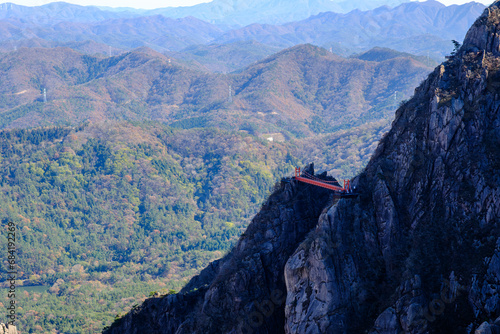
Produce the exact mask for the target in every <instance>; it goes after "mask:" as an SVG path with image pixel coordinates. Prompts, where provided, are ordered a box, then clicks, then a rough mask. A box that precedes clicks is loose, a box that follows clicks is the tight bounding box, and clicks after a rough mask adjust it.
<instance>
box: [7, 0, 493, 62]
mask: <svg viewBox="0 0 500 334" xmlns="http://www.w3.org/2000/svg"><path fill="white" fill-rule="evenodd" d="M346 3H347V2H346ZM217 4H218V2H217V1H216V2H211V3H208V4H200V5H197V6H192V7H183V8H177V9H175V8H174V9H171V10H173V11H179V12H178V13H177V14H172V13H170V12H169V10H170V9H169V10H166V9H159V10H154V11H133V12H132V11H116V10H114V11H110V10H104V9H99V8H97V7H82V6H77V5H71V4H67V3H52V4H49V5H44V6H40V7H23V6H18V5H13V4H3V5H0V18H1V19H0V33H1V34H0V50H5V51H9V50H13V49H15V48H16V47H20V46H27V47H30V46H43V47H52V46H62V45H66V46H70V47H71V46H72V45H68V44H67V43H70V42H72V43H74V42H83V41H87V40H92V41H94V42H97V43H101V44H104V45H105V46H104V45H94V48H87V49H79V50H80V51H86V52H89V53H93V52H94V53H95V52H103V50H106V49H108V48H109V46H111V47H112V48H115V49H119V50H130V49H133V48H136V47H140V46H148V47H150V48H153V49H155V50H157V51H160V52H165V51H180V50H182V49H184V48H186V47H189V46H192V45H207V44H226V43H229V42H242V41H251V40H253V41H257V42H259V43H261V44H265V45H269V46H271V47H279V48H285V47H290V46H293V45H297V44H303V43H312V44H315V45H318V46H322V47H326V48H327V49H329V48H332V50H333V51H334V52H335V53H338V54H342V55H349V54H352V53H354V52H361V51H366V50H368V49H370V48H372V47H374V46H384V47H389V48H393V49H397V50H399V51H405V52H410V53H416V54H427V53H429V55H430V56H433V57H435V58H442V57H443V56H444V55H445V54H447V53H449V52H450V51H451V49H452V44H451V40H452V39H455V40H462V39H463V37H464V35H465V32H466V29H467V27H468V26H470V24H472V22H473V20H474V19H475V18H476V17H477V16H478V15H479V14H480V13H481V11H482V10H483V9H484V5H482V4H478V3H468V4H465V5H461V6H448V7H446V6H444V5H442V4H440V3H438V2H436V1H427V2H422V3H420V2H412V3H403V4H401V5H399V6H396V7H394V8H390V7H387V6H383V7H379V8H377V9H373V10H368V11H360V10H354V11H351V12H349V13H347V14H339V13H334V12H332V11H328V8H327V6H326V5H325V4H330V5H332V6H333V5H335V6H337V5H338V3H336V2H330V1H326V0H323V1H314V2H313V1H309V2H308V1H299V0H297V1H290V2H285V1H272V2H262V1H255V2H236V3H235V4H234V6H233V7H231V6H230V4H231V3H230V2H229V3H226V2H224V4H225V5H224V6H230V7H231V8H233V9H234V11H230V12H228V11H225V10H224V9H223V8H225V7H224V6H222V5H221V6H216V5H217ZM355 4H357V3H356V2H353V3H351V5H352V6H354V5H355ZM206 6H211V7H210V8H212V7H213V8H218V10H220V11H221V12H224V15H226V16H224V17H228V18H230V17H236V18H237V22H238V24H237V25H234V24H233V25H232V26H233V28H229V26H228V25H227V24H221V23H222V22H219V21H216V22H217V24H213V23H209V22H207V21H203V20H200V19H199V18H195V17H196V11H197V10H199V8H204V7H206ZM264 6H265V8H264ZM291 6H295V7H294V8H295V10H293V11H292V10H291V9H290V8H291ZM302 6H307V8H310V10H309V11H308V10H302V9H303V8H302ZM315 6H316V7H315ZM239 8H240V9H239ZM313 8H322V9H321V11H322V13H321V14H319V12H318V10H312V9H313ZM189 11H191V12H189ZM239 11H241V13H246V14H245V15H248V17H247V18H243V17H240V16H238V15H240V14H237V13H239ZM268 11H269V12H273V13H275V14H276V15H277V16H279V17H286V16H283V15H282V14H283V11H286V12H289V13H300V14H301V15H306V16H304V17H298V16H297V17H295V16H293V15H295V14H293V15H292V16H293V17H288V18H287V19H286V21H288V22H289V23H286V24H282V23H284V22H279V23H280V24H269V23H266V24H262V23H260V22H272V20H270V21H265V20H263V19H262V18H263V17H265V15H261V14H262V13H266V12H268ZM180 12H182V13H183V14H182V15H180ZM316 12H318V13H316ZM207 13H208V12H207ZM257 13H259V15H257ZM310 14H315V15H313V16H311V17H309V15H310ZM207 15H208V14H207ZM214 15H215V14H214ZM221 15H222V14H221ZM241 15H242V14H241ZM297 15H298V14H297ZM167 16H168V18H167ZM198 17H201V18H203V19H206V20H208V21H210V22H215V21H214V20H212V19H209V18H206V17H202V16H199V15H198ZM236 18H235V20H236ZM297 20H298V21H297ZM291 21H294V22H291ZM247 23H249V24H250V25H248V26H246V27H241V26H242V25H246V24H247ZM75 47H76V48H78V45H76V46H75Z"/></svg>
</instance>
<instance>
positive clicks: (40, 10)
mask: <svg viewBox="0 0 500 334" xmlns="http://www.w3.org/2000/svg"><path fill="white" fill-rule="evenodd" d="M404 2H405V0H375V1H360V0H356V1H345V0H340V1H339V0H333V1H332V0H294V1H281V0H273V1H263V0H250V1H241V0H213V1H211V2H207V3H201V4H198V5H194V6H184V7H166V8H158V9H151V10H144V9H134V8H118V9H116V8H109V7H95V6H79V5H73V4H69V3H64V2H53V3H49V4H46V5H42V6H36V7H27V6H21V5H16V4H13V3H3V4H0V19H7V18H9V19H20V20H25V21H26V23H30V24H48V23H50V24H54V23H58V22H61V21H71V22H95V21H102V20H106V19H112V18H130V17H138V16H153V15H158V14H160V15H163V16H165V17H171V18H184V17H188V16H193V17H196V18H198V19H200V20H204V21H208V22H211V23H215V24H222V25H231V26H243V25H247V24H250V23H256V22H258V23H269V24H281V23H285V22H290V21H296V20H301V19H305V18H307V17H309V16H311V15H316V14H319V13H320V12H326V11H334V12H337V13H346V12H349V11H351V10H354V9H360V10H369V9H374V8H376V7H380V6H383V5H388V6H391V7H394V6H396V5H399V4H401V3H404Z"/></svg>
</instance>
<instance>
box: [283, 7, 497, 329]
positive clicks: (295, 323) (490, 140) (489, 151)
mask: <svg viewBox="0 0 500 334" xmlns="http://www.w3.org/2000/svg"><path fill="white" fill-rule="evenodd" d="M499 6H500V3H499V2H496V3H494V4H493V5H491V6H490V7H489V8H488V9H486V10H485V12H484V13H483V15H482V16H481V17H480V18H479V19H478V20H477V21H476V23H475V24H474V25H473V27H472V28H471V29H470V31H469V32H468V34H467V36H466V38H465V40H464V43H463V46H462V47H461V48H460V49H459V50H458V51H457V52H456V55H454V56H453V57H451V58H450V59H449V60H448V61H447V62H445V63H444V64H443V65H441V66H439V67H438V68H436V69H435V71H434V72H433V73H432V74H431V75H430V76H429V78H428V79H427V80H426V81H424V82H423V83H422V84H421V86H420V87H419V88H417V89H416V91H415V95H414V97H413V98H412V99H411V100H410V101H409V102H407V103H406V104H405V105H403V106H402V107H401V108H400V109H399V110H398V111H397V114H396V119H395V121H394V122H393V125H392V129H391V130H390V131H389V133H388V134H387V135H386V136H385V137H384V138H383V139H382V140H381V142H380V144H379V147H378V148H377V151H376V153H375V154H374V156H373V157H372V159H371V161H370V163H369V164H368V166H367V168H366V169H365V170H364V172H363V173H362V174H361V175H359V176H358V177H357V178H356V179H355V180H354V184H355V185H357V187H358V189H359V191H360V193H361V195H360V196H359V197H358V198H357V199H355V200H349V201H347V200H343V201H340V202H339V203H338V205H336V206H334V207H332V208H331V209H330V210H329V211H328V212H327V213H326V214H325V215H323V216H322V218H321V219H320V222H319V225H318V227H317V229H316V231H315V232H314V233H313V234H311V235H310V236H309V237H308V238H307V240H306V241H305V242H304V243H303V244H302V245H301V246H300V247H299V248H298V249H297V250H296V252H295V253H294V255H293V256H292V257H291V258H290V259H289V261H288V262H287V265H286V268H285V277H286V284H287V300H286V307H285V318H286V325H285V329H286V333H361V332H370V333H386V334H389V333H394V334H399V333H402V332H403V333H472V332H474V330H477V331H476V333H494V332H496V330H498V328H500V327H498V326H497V325H496V324H494V322H495V319H496V318H497V317H499V316H500V295H499V292H498V291H500V230H499V223H500V222H499V219H498V217H499V214H500V187H499V186H500V98H499V93H500V72H499V69H500V49H499V47H500V37H499V33H500V8H499ZM499 320H500V319H499ZM497 323H498V322H497Z"/></svg>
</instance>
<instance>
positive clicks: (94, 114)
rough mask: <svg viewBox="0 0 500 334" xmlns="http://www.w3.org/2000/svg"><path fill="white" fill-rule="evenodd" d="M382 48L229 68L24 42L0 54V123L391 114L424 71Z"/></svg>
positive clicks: (289, 124)
mask: <svg viewBox="0 0 500 334" xmlns="http://www.w3.org/2000/svg"><path fill="white" fill-rule="evenodd" d="M385 54H387V56H388V58H387V59H384V58H383V57H382V58H381V59H377V61H370V60H361V59H356V58H348V59H346V58H342V57H339V56H336V55H334V54H332V53H330V52H328V51H327V50H325V49H321V48H318V47H315V46H312V45H300V46H296V47H293V48H290V49H286V50H284V51H281V52H279V53H277V54H274V55H272V56H270V57H267V58H266V59H264V60H263V61H260V62H257V63H255V64H253V65H251V66H249V67H247V68H246V69H245V70H243V71H241V72H239V73H232V74H227V75H226V74H216V73H209V72H204V71H200V70H199V69H197V67H193V66H191V65H189V64H188V63H186V62H185V61H178V60H176V59H175V58H171V59H170V58H167V57H166V56H164V55H162V54H159V53H157V52H155V51H153V50H151V49H147V48H142V49H137V50H135V51H133V52H127V53H123V54H121V55H119V56H115V57H107V58H103V57H99V56H88V55H82V54H80V53H77V52H75V51H73V50H71V49H67V48H53V49H43V48H38V49H37V48H31V49H28V48H23V49H19V50H18V51H16V52H10V53H7V54H3V55H2V56H0V84H1V85H0V93H1V95H0V99H1V100H0V116H1V118H0V127H2V128H22V127H30V126H36V125H54V124H57V125H76V124H79V123H80V122H83V121H87V120H88V121H93V122H100V121H102V120H138V121H144V120H156V121H161V122H165V123H168V124H171V125H172V126H175V127H179V128H191V127H200V126H212V127H218V128H222V129H227V130H233V129H240V130H245V131H248V132H250V133H252V134H255V135H261V134H266V133H281V134H282V135H283V136H284V137H285V138H287V139H290V138H296V137H299V138H300V137H307V136H311V135H313V134H317V133H322V132H325V133H327V132H334V131H336V130H338V129H347V128H351V127H353V126H357V125H361V124H364V123H366V122H369V121H378V120H387V119H389V118H390V117H392V114H393V112H394V110H395V108H396V107H397V102H398V101H400V100H402V99H404V98H407V97H409V96H410V95H411V93H412V90H413V87H414V86H416V85H417V84H418V83H419V82H420V80H421V79H422V78H423V77H424V76H425V75H426V74H427V73H428V72H429V71H430V70H431V67H430V66H429V65H431V64H427V63H425V62H423V61H421V60H418V59H416V58H415V57H412V56H409V55H405V54H401V56H398V57H393V55H392V54H391V53H390V52H385ZM44 91H45V97H44ZM44 99H45V100H44ZM44 101H45V102H44Z"/></svg>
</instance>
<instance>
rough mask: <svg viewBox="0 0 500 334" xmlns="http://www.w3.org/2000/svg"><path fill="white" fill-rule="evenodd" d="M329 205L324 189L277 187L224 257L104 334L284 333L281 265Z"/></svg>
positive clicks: (284, 183)
mask: <svg viewBox="0 0 500 334" xmlns="http://www.w3.org/2000/svg"><path fill="white" fill-rule="evenodd" d="M309 172H312V173H314V171H313V170H312V166H310V169H309ZM322 177H326V175H323V176H322ZM329 203H332V198H331V197H330V193H329V192H328V191H327V190H325V189H323V188H318V187H314V186H311V185H307V184H298V183H296V181H290V180H283V181H282V183H281V186H280V187H279V189H277V190H276V191H275V192H274V193H273V194H272V195H271V196H270V197H269V199H268V200H267V201H266V203H264V205H263V206H262V209H261V211H260V212H259V213H258V214H257V215H256V216H255V218H254V219H253V220H252V223H251V224H250V225H249V227H248V229H247V230H246V232H245V233H244V234H243V235H242V236H241V238H240V240H239V241H238V243H237V245H236V246H235V248H234V249H233V250H232V251H231V252H230V253H229V254H228V255H227V256H226V257H224V258H223V259H221V260H219V261H216V262H214V263H212V264H211V265H210V266H209V267H207V268H206V269H204V270H203V271H202V272H201V274H200V275H198V276H196V277H194V278H193V279H192V280H191V281H190V282H189V284H188V285H186V287H184V288H183V289H182V291H180V293H178V294H176V295H169V296H165V297H162V298H151V299H148V300H147V301H146V302H145V303H144V304H143V305H141V306H140V307H139V308H136V309H134V310H132V311H131V312H130V313H129V314H127V315H126V316H125V317H123V318H122V319H120V320H119V321H117V322H115V323H114V324H113V325H112V326H111V328H110V329H108V330H105V331H104V333H108V334H115V333H116V334H118V333H120V334H123V333H150V334H153V333H178V334H180V333H200V334H206V333H284V325H285V324H284V302H285V298H286V294H285V291H286V287H285V280H284V276H283V272H284V266H285V263H286V261H287V260H288V258H289V257H290V255H292V253H293V252H294V251H295V249H296V248H297V246H298V245H299V244H300V243H301V242H302V241H303V240H304V239H305V236H306V234H307V233H308V232H310V231H311V229H312V228H313V227H314V226H315V225H316V224H317V222H318V218H319V216H320V214H321V212H322V211H323V209H324V208H325V207H327V206H328V204H329Z"/></svg>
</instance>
